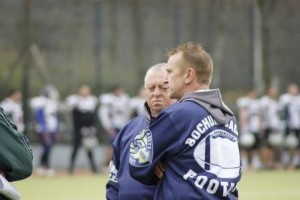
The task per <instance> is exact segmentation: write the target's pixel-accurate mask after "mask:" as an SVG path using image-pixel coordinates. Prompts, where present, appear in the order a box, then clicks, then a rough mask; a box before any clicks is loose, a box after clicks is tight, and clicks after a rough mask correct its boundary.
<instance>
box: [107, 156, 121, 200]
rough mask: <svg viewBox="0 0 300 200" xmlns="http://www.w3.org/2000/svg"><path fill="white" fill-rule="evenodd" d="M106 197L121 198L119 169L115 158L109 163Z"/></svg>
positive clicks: (110, 198) (109, 199)
mask: <svg viewBox="0 0 300 200" xmlns="http://www.w3.org/2000/svg"><path fill="white" fill-rule="evenodd" d="M106 199H107V200H115V199H119V182H118V170H117V169H116V166H115V163H114V161H113V160H112V161H111V162H110V164H109V180H108V182H107V184H106Z"/></svg>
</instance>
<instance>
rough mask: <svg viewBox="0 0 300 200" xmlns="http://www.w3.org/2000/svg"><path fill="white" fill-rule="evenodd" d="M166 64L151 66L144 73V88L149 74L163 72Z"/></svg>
mask: <svg viewBox="0 0 300 200" xmlns="http://www.w3.org/2000/svg"><path fill="white" fill-rule="evenodd" d="M166 65H167V64H166V63H158V64H156V65H153V66H152V67H150V68H149V69H148V70H147V72H146V75H145V78H144V86H145V85H146V83H147V81H148V77H149V74H150V73H152V72H154V71H165V67H166Z"/></svg>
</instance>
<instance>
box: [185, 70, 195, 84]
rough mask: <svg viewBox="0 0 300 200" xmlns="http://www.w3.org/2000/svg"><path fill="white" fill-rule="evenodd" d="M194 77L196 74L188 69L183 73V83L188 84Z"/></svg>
mask: <svg viewBox="0 0 300 200" xmlns="http://www.w3.org/2000/svg"><path fill="white" fill-rule="evenodd" d="M195 76H196V72H195V70H194V69H193V68H191V67H189V68H188V69H187V70H186V72H185V77H184V83H185V84H190V83H191V82H192V81H193V80H194V79H195Z"/></svg>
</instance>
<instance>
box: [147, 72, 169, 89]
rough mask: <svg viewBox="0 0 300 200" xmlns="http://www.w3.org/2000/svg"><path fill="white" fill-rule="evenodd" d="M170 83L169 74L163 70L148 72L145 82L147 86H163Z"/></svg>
mask: <svg viewBox="0 0 300 200" xmlns="http://www.w3.org/2000/svg"><path fill="white" fill-rule="evenodd" d="M167 83H168V74H167V72H166V71H165V69H163V70H159V71H152V72H150V73H149V74H148V77H147V80H146V82H145V86H146V87H147V86H150V85H152V86H153V85H157V86H162V85H165V84H167Z"/></svg>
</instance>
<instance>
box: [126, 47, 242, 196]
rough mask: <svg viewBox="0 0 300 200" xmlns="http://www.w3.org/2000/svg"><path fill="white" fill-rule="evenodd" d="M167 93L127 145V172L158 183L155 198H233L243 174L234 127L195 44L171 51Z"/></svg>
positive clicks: (203, 54) (207, 61)
mask: <svg viewBox="0 0 300 200" xmlns="http://www.w3.org/2000/svg"><path fill="white" fill-rule="evenodd" d="M166 70H167V73H168V81H169V88H168V94H169V97H170V98H174V99H179V101H178V102H177V103H175V104H173V105H171V106H169V107H168V108H166V109H164V110H163V111H162V112H160V113H159V115H158V116H157V117H156V118H155V119H154V121H153V122H152V123H151V124H150V126H149V128H146V129H143V130H142V131H139V132H137V134H136V136H135V137H134V139H133V141H132V142H131V144H130V156H129V163H130V165H129V171H130V175H131V176H132V177H133V178H135V179H136V180H138V181H140V182H141V183H144V184H148V185H151V184H157V182H158V181H159V178H158V176H157V175H156V173H155V169H156V166H157V164H158V163H159V162H162V165H163V168H164V175H163V177H162V179H160V182H159V184H158V186H157V189H156V192H155V196H154V199H174V200H175V199H237V198H238V191H237V187H236V186H237V183H238V182H239V180H240V176H241V161H240V154H239V146H238V131H237V125H236V120H235V117H234V114H233V112H232V111H231V110H230V109H229V108H228V107H227V106H226V105H225V104H224V102H223V101H222V98H221V94H220V91H219V90H218V89H209V86H210V83H211V79H212V73H213V64H212V60H211V58H210V56H209V54H208V53H207V52H206V51H205V50H204V49H203V48H202V47H201V46H200V45H197V44H194V43H186V44H182V45H180V46H179V47H177V48H176V49H174V50H172V51H170V52H169V59H168V63H167V67H166Z"/></svg>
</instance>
